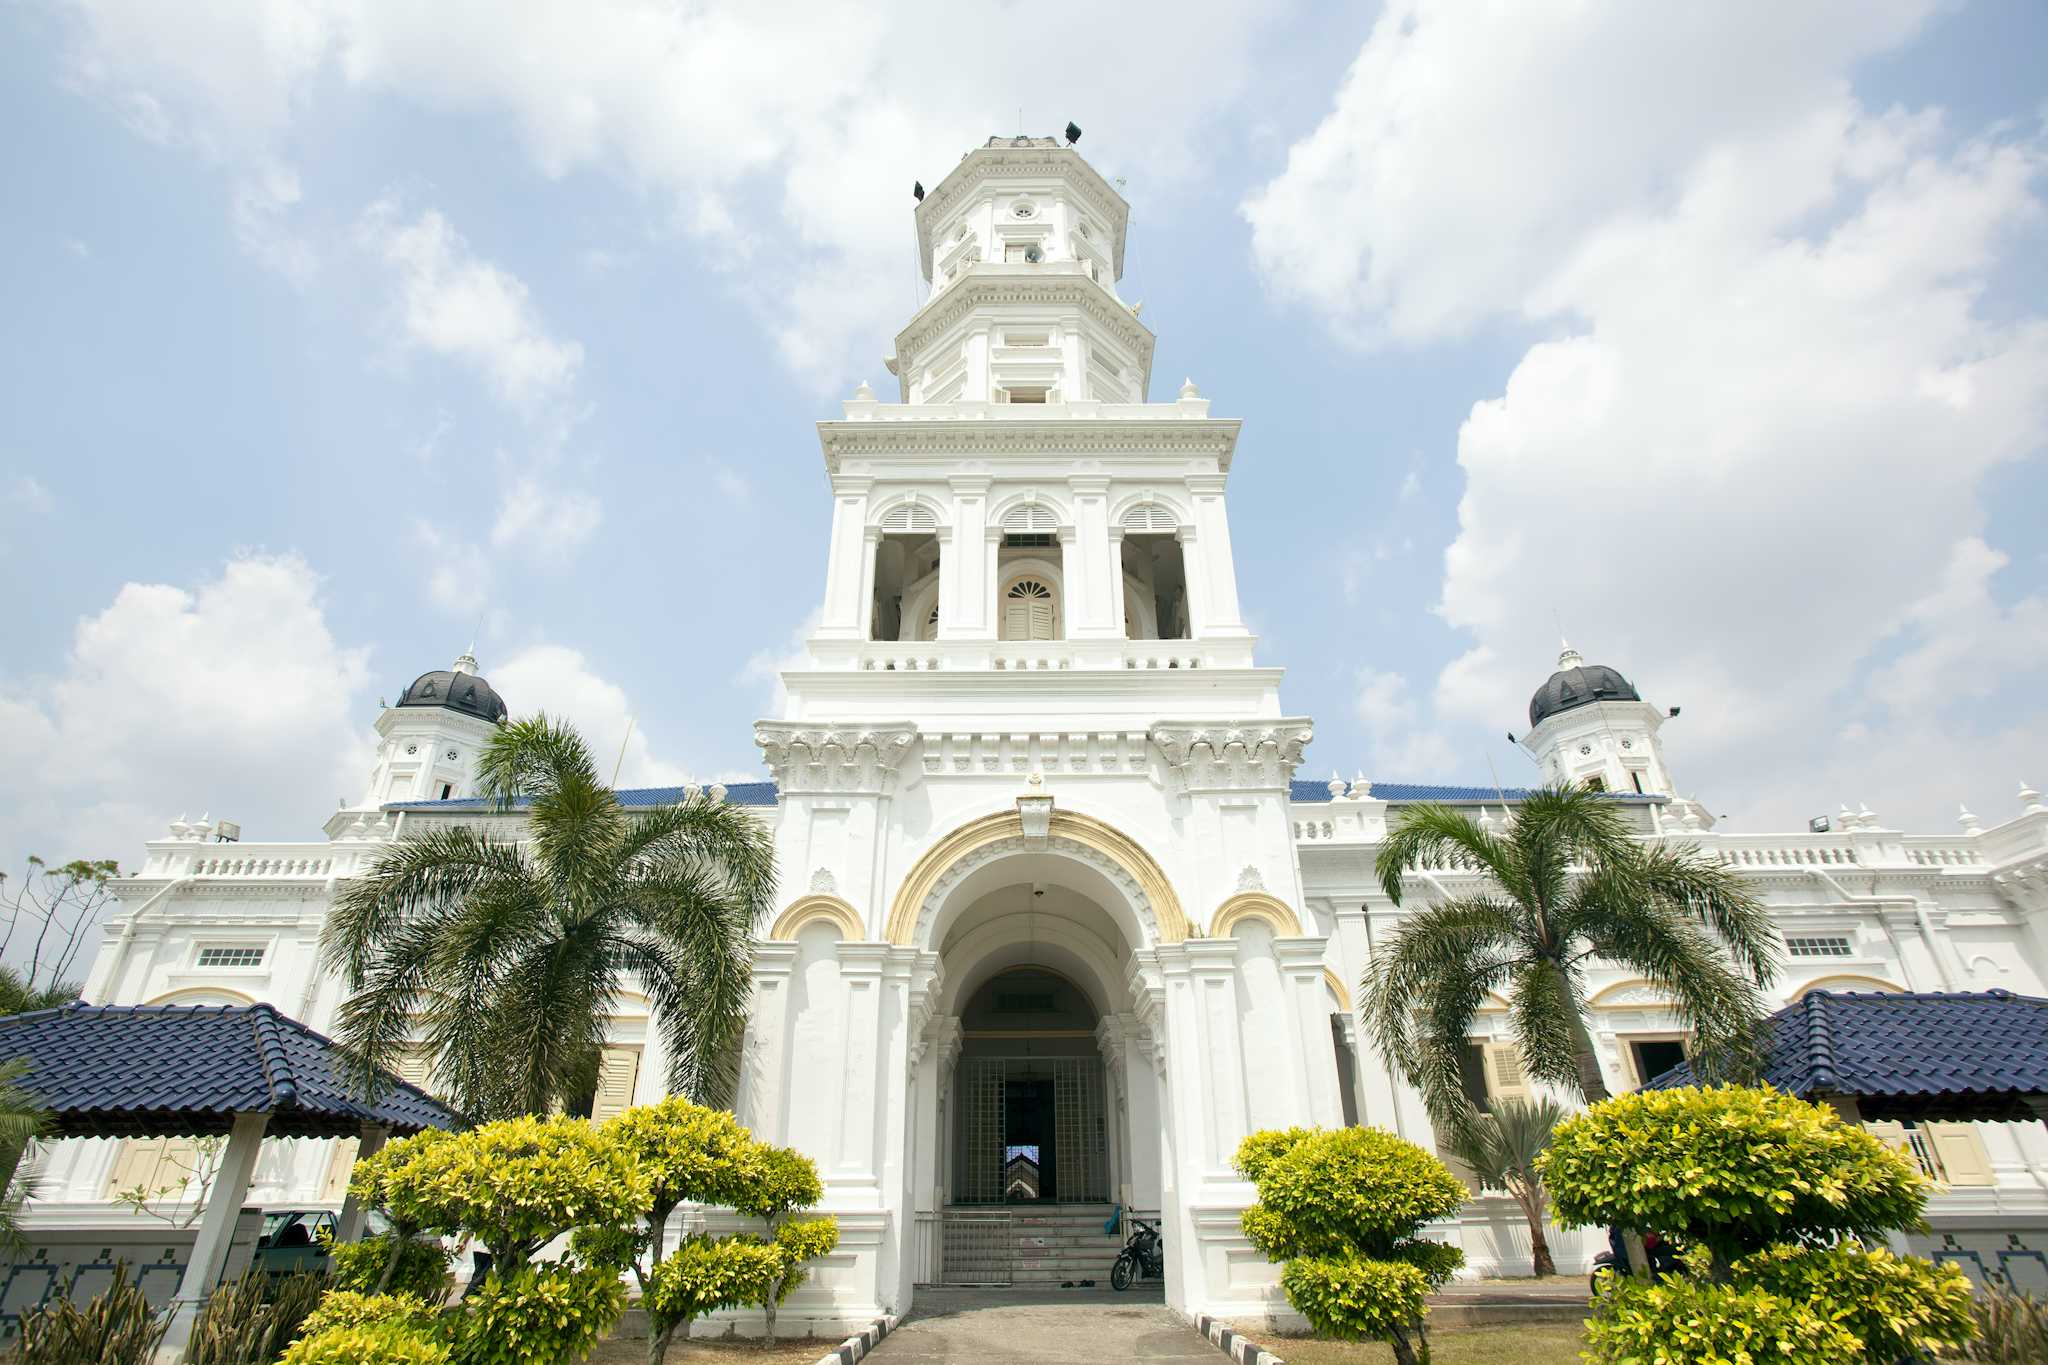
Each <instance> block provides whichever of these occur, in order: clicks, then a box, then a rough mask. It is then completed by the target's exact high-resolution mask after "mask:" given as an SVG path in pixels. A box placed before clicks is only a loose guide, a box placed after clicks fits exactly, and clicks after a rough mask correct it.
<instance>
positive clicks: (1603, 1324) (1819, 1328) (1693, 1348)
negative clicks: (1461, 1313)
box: [1586, 1277, 1890, 1365]
mask: <svg viewBox="0 0 2048 1365" xmlns="http://www.w3.org/2000/svg"><path fill="white" fill-rule="evenodd" d="M1586 1345H1587V1347H1588V1350H1587V1351H1586V1356H1587V1358H1588V1359H1589V1360H1593V1361H1597V1362H1609V1363H1610V1365H1652V1363H1654V1365H1732V1362H1743V1361H1755V1362H1759V1363H1760V1362H1764V1361H1768V1362H1770V1365H1841V1363H1842V1362H1843V1361H1845V1360H1854V1359H1856V1358H1857V1357H1859V1356H1860V1355H1861V1354H1862V1350H1863V1346H1862V1343H1861V1342H1859V1341H1857V1339H1856V1337H1855V1336H1854V1334H1852V1333H1851V1332H1849V1331H1848V1330H1847V1329H1846V1328H1843V1327H1841V1326H1839V1325H1837V1324H1836V1323H1833V1322H1830V1321H1829V1320H1828V1319H1827V1318H1826V1317H1824V1316H1823V1315H1821V1314H1820V1313H1817V1312H1815V1311H1814V1310H1813V1309H1812V1308H1811V1307H1809V1306H1808V1305H1807V1304H1804V1303H1801V1302H1798V1301H1796V1300H1793V1299H1787V1298H1781V1297H1780V1296H1778V1295H1776V1294H1773V1293H1771V1292H1769V1291H1768V1290H1764V1289H1759V1288H1755V1287H1750V1288H1738V1287H1736V1286H1734V1285H1724V1284H1705V1283H1702V1282H1700V1281H1698V1280H1691V1279H1685V1278H1682V1277H1681V1278H1674V1279H1669V1280H1664V1281H1660V1282H1658V1283H1655V1284H1650V1283H1645V1282H1643V1281H1640V1280H1630V1279H1622V1280H1617V1281H1615V1282H1614V1283H1613V1284H1611V1285H1610V1286H1609V1287H1608V1290H1607V1292H1606V1293H1604V1294H1601V1295H1599V1296H1598V1297H1597V1298H1595V1299H1594V1301H1593V1316H1592V1317H1591V1318H1589V1319H1587V1321H1586ZM1872 1365H1890V1362H1889V1360H1885V1361H1883V1362H1876V1361H1873V1362H1872Z"/></svg>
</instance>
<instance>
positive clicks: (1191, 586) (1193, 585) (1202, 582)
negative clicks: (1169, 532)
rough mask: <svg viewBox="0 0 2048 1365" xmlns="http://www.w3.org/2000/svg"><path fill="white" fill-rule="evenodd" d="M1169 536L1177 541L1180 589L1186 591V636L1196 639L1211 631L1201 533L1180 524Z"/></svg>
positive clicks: (1207, 584) (1206, 575)
mask: <svg viewBox="0 0 2048 1365" xmlns="http://www.w3.org/2000/svg"><path fill="white" fill-rule="evenodd" d="M1173 538H1174V539H1175V540H1177V541H1179V542H1180V565H1181V574H1182V576H1183V577H1184V578H1185V579H1186V582H1185V584H1184V585H1183V587H1182V591H1184V592H1186V593H1187V595H1188V638H1189V639H1190V640H1200V639H1202V638H1204V637H1206V636H1209V635H1213V634H1215V632H1214V631H1212V630H1211V629H1210V628H1209V575H1208V570H1207V569H1205V568H1204V567H1203V559H1202V537H1201V533H1200V532H1198V531H1197V530H1196V529H1195V528H1194V527H1192V526H1183V527H1181V528H1180V529H1179V530H1178V531H1176V532H1174V535H1173Z"/></svg>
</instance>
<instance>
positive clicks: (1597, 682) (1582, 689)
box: [1529, 648, 1642, 725]
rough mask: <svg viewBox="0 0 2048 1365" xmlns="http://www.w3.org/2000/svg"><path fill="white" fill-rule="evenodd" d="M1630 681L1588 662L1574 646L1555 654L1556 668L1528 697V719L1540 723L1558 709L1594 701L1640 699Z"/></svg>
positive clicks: (1557, 711) (1602, 665)
mask: <svg viewBox="0 0 2048 1365" xmlns="http://www.w3.org/2000/svg"><path fill="white" fill-rule="evenodd" d="M1641 700H1642V697H1641V696H1640V695H1639V694H1638V693H1637V692H1636V689H1635V686H1634V684H1632V683H1630V682H1629V680H1628V679H1627V678H1624V677H1622V676H1621V674H1620V673H1619V672H1617V671H1615V670H1614V669H1612V668H1609V667H1608V666H1607V665H1606V664H1589V663H1587V662H1585V661H1584V660H1583V659H1581V658H1580V657H1579V652H1578V651H1577V650H1575V649H1569V648H1568V649H1566V650H1565V652H1564V653H1562V654H1560V655H1559V656H1558V658H1557V672H1555V673H1553V674H1551V675H1550V680H1549V681H1548V682H1546V683H1544V684H1543V686H1541V687H1539V688H1537V689H1536V695H1535V696H1533V697H1531V698H1529V723H1530V724H1531V725H1541V724H1542V723H1543V722H1544V721H1546V720H1548V719H1549V718H1550V717H1552V716H1554V715H1556V714H1558V713H1559V712H1560V711H1570V710H1573V709H1575V708H1577V707H1581V706H1588V705H1591V704H1592V703H1593V702H1596V701H1641Z"/></svg>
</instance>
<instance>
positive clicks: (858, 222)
mask: <svg viewBox="0 0 2048 1365" xmlns="http://www.w3.org/2000/svg"><path fill="white" fill-rule="evenodd" d="M2044 52H2048V7H2044V6H2041V5H2040V4H2038V3H2034V2H2033V0H1980V2H1979V3H1954V4H1950V3H1935V2H1934V0H1853V3H1852V2H1850V0H1838V2H1837V0H1813V3H1806V4H1801V5H1796V6H1786V5H1782V4H1776V3H1744V2H1741V0H1730V2H1729V3H1723V4H1717V5H1707V6H1679V5H1646V4H1642V3H1639V0H1609V2H1608V3H1600V2H1599V0H1527V2H1525V3H1516V4H1476V3H1440V2H1439V0H1399V2H1397V3H1390V4H1387V5H1385V6H1383V7H1375V6H1371V5H1360V6H1345V7H1337V6H1306V5H1299V4H1295V5H1287V4H1266V5H1250V6H1248V5H1242V4H1238V3H1221V2H1220V0H1217V2H1211V0H1176V3H1173V4H1170V5H1169V4H1144V3H1132V4H1126V5H1119V6H1111V7H1105V8H1103V9H1101V10H1098V11H1091V12H1089V13H1088V14H1087V15H1086V16H1085V18H1083V19H1073V18H1070V17H1069V16H1068V15H1066V14H1065V13H1064V12H1057V11H1052V10H1046V9H1043V8H1042V7H1040V8H1033V7H1027V6H1022V5H1017V4H998V5H968V6H961V5H958V4H947V5H943V6H942V5H938V4H921V3H920V4H900V5H877V6H849V5H843V4H817V5H810V4H797V3H791V4H772V5H764V4H731V5H726V4H717V3H700V4H677V3H659V2H658V0H581V2H579V3H555V4H541V3H508V2H507V0H490V2H489V3H485V0H443V2H442V3H437V4H434V5H418V4H412V3H403V2H402V0H270V2H267V3H259V2H258V0H249V2H248V3H239V4H238V3H228V2H227V0H189V3H185V4H180V5H174V6H173V5H164V4H161V3H159V0H69V2H65V0H15V3H12V4H8V5H5V6H0V157H4V161H0V171H4V174H5V182H6V184H7V186H8V191H7V193H5V194H4V195H0V299H4V307H0V400H4V410H5V420H4V422H0V581H4V582H5V583H6V585H7V587H8V589H9V590H8V591H7V592H6V594H5V596H4V598H0V641H4V642H5V643H4V645H0V858H4V859H5V861H6V862H7V863H8V864H9V865H14V864H15V863H16V861H17V860H18V858H19V856H20V855H22V854H25V853H31V852H33V853H39V854H42V855H43V856H45V857H49V858H53V859H55V858H69V857H74V856H94V857H114V858H118V859H120V860H121V861H122V862H123V863H124V864H126V865H131V866H132V865H134V864H136V863H139V862H140V860H141V855H142V849H141V843H142V841H143V840H145V839H148V838H152V837H159V836H161V834H162V832H163V830H164V827H165V825H166V823H167V822H168V821H170V820H172V819H174V818H177V817H179V816H180V815H189V816H192V817H195V818H196V817H197V816H198V815H200V814H201V813H202V812H204V813H210V814H211V815H213V816H214V817H217V818H218V817H227V818H231V819H235V820H238V821H239V822H240V823H241V824H242V826H243V829H244V832H245V837H250V838H282V839H302V838H317V837H319V836H318V829H319V825H320V823H321V822H322V821H323V820H324V819H325V817H326V815H327V813H328V812H330V811H332V810H333V809H334V808H335V805H336V803H337V802H339V801H341V800H343V799H347V800H350V801H353V800H356V799H358V798H359V797H360V796H361V794H362V789H363V784H364V782H365V780H366V777H367V773H368V763H369V741H370V738H371V736H372V730H371V726H372V724H373V723H374V721H375V718H376V714H377V708H378V704H379V700H380V698H391V697H395V696H396V695H397V694H398V692H399V691H400V690H401V689H402V688H403V687H404V686H405V684H406V683H407V682H408V681H409V680H410V679H411V678H412V677H414V676H415V675H416V674H418V673H420V672H422V671H424V670H426V669H430V668H438V667H445V666H446V665H447V664H448V662H449V661H450V660H451V659H452V658H453V657H454V656H455V655H456V654H458V653H459V652H461V650H462V649H463V648H464V647H465V646H467V645H469V644H470V642H471V641H472V639H474V640H475V644H476V652H477V654H478V656H479V657H480V658H481V660H482V663H483V670H484V672H485V674H486V675H487V676H488V677H489V678H490V679H491V681H492V682H493V683H494V684H495V685H496V686H497V687H498V688H499V689H500V690H501V691H502V692H503V693H504V694H505V695H506V696H507V698H508V699H509V700H510V703H511V705H512V706H513V708H514V709H515V711H518V712H521V713H524V712H529V711H532V710H536V709H541V708H546V709H548V710H550V711H558V712H563V713H565V714H567V715H569V716H570V717H571V718H572V719H573V720H575V721H576V722H577V723H578V724H579V725H581V726H582V727H583V729H584V730H585V732H586V733H587V734H588V735H589V736H590V737H591V738H592V741H593V743H594V745H595V746H596V747H597V748H598V749H599V751H600V752H603V753H614V752H622V753H623V758H622V767H621V772H620V781H621V783H622V784H624V785H635V784H654V783H664V782H674V781H680V780H683V779H684V778H686V777H695V778H698V779H702V780H712V779H715V778H721V777H722V778H727V779H731V778H735V777H738V776H740V775H742V774H744V775H746V776H749V777H758V776H759V775H760V769H759V766H758V755H757V754H756V752H755V751H754V748H753V745H752V742H751V727H750V723H751V721H752V720H754V719H755V718H756V717H758V716H760V715H763V714H766V713H768V712H769V711H770V710H771V708H772V707H773V705H774V703H775V687H776V683H775V673H776V669H777V667H778V666H779V664H780V663H781V662H782V661H784V660H786V659H788V658H789V657H790V656H791V655H792V654H793V653H795V652H796V651H797V650H798V649H799V648H800V643H801V639H802V635H803V631H804V628H805V622H806V620H807V618H808V617H809V616H810V615H811V613H812V612H813V611H814V609H815V607H816V604H817V601H818V597H819V594H820V592H821V589H822V579H823V570H824V552H825V537H826V532H827V526H828V515H829V498H828V496H827V488H826V484H825V479H824V473H823V468H822V462H821V460H820V456H819V452H818V446H817V440H816V436H815V433H814V431H813V430H812V426H811V424H812V423H813V422H815V421H817V420H819V419H821V418H828V417H832V416H835V415H836V414H837V410H838V400H839V399H840V398H843V397H845V396H847V395H848V394H850V393H851V391H852V390H853V388H854V386H855V385H856V384H858V383H859V382H860V381H862V380H867V381H869V382H870V383H873V384H874V385H876V387H877V388H878V389H881V388H884V387H887V386H888V376H887V374H886V372H885V371H884V369H883V365H882V357H883V355H884V353H885V352H886V351H887V349H888V347H889V344H890V339H891V338H892V337H893V336H894V334H895V332H896V331H897V329H898V328H899V327H900V326H901V325H902V323H903V321H904V320H905V319H906V318H907V317H908V315H909V313H910V312H911V310H912V309H913V308H914V307H915V306H916V303H917V302H918V299H919V288H918V283H917V276H916V264H915V250H914V237H913V225H912V218H911V210H912V201H911V198H910V194H909V188H910V185H911V182H912V181H913V180H914V179H921V180H923V181H924V183H926V184H935V183H937V181H938V180H939V179H940V178H941V177H943V176H944V174H945V172H946V170H947V168H948V167H949V166H951V165H952V164H954V163H955V162H956V161H957V160H958V158H959V157H960V155H961V154H962V153H963V152H964V151H966V150H967V149H968V148H969V147H971V146H974V145H977V144H979V143H980V142H981V141H983V140H984V139H985V138H986V137H987V136H988V135H990V134H991V133H1005V134H1007V133H1012V132H1016V131H1019V130H1020V129H1021V130H1023V131H1028V132H1031V133H1035V134H1049V133H1052V132H1054V131H1055V130H1057V129H1059V128H1061V127H1063V126H1064V125H1065V124H1066V122H1067V121H1068V120H1069V119H1071V120H1073V121H1074V122H1076V123H1078V124H1080V125H1081V126H1082V127H1083V128H1084V129H1085V130H1086V131H1085V134H1084V137H1083V140H1082V143H1081V151H1082V152H1083V153H1084V154H1085V155H1086V156H1087V157H1088V158H1089V159H1090V160H1091V161H1092V162H1093V163H1094V164H1095V165H1096V166H1097V168H1098V169H1100V170H1101V171H1102V172H1103V173H1104V174H1105V175H1108V176H1114V177H1120V178H1121V179H1122V181H1123V184H1124V190H1125V194H1126V195H1127V197H1128V198H1129V200H1130V202H1131V229H1130V241H1129V249H1128V257H1127V273H1126V275H1125V277H1124V280H1123V283H1122V285H1121V292H1122V294H1123V296H1124V297H1125V298H1127V299H1132V300H1142V301H1143V303H1144V307H1145V321H1146V322H1147V324H1148V325H1150V326H1151V327H1152V328H1153V329H1154V330H1155V331H1156V332H1157V334H1158V338H1159V341H1158V350H1157V355H1156V358H1155V363H1154V368H1153V378H1152V391H1151V395H1150V396H1151V397H1152V398H1153V399H1155V400H1167V399H1170V398H1171V396H1172V393H1173V390H1174V389H1176V388H1177V387H1178V385H1179V383H1180V380H1181V378H1182V377H1183V376H1191V377H1193V378H1194V379H1195V380H1196V382H1197V383H1198V384H1199V385H1200V386H1201V389H1202V392H1203V393H1204V395H1205V396H1207V397H1209V398H1210V399H1212V400H1213V402H1214V409H1215V411H1216V413H1217V414H1218V415H1228V416H1235V417H1240V418H1242V419H1244V422H1245V428H1244V432H1243V435H1242V438H1241V440H1240V444H1239V446H1238V453H1237V457H1236V462H1235V465H1234V467H1233V471H1232V479H1231V484H1230V506H1231V517H1232V534H1233V537H1234V542H1235V549H1236V553H1237V561H1238V571H1239V575H1240V593H1241V596H1242V599H1243V606H1244V610H1245V613H1246V615H1247V619H1248V620H1249V622H1250V623H1251V625H1252V627H1253V629H1254V630H1255V631H1257V632H1258V633H1259V634H1260V635H1261V637H1262V643H1261V647H1260V655H1261V658H1262V660H1263V661H1264V662H1267V663H1273V664H1279V665H1283V666H1284V667H1286V668H1287V670H1288V673H1287V678H1286V682H1285V684H1284V690H1283V700H1284V702H1285V704H1286V706H1287V708H1288V709H1289V711H1290V712H1292V713H1296V714H1306V715H1309V716H1312V717H1313V718H1314V720H1315V723H1316V739H1315V742H1314V744H1313V745H1312V746H1311V748H1310V750H1309V757H1308V760H1307V763H1306V764H1305V766H1304V768H1303V769H1302V773H1301V775H1303V776H1312V777H1320V776H1324V775H1326V774H1327V773H1329V772H1330V771H1332V770H1333V769H1334V770H1340V771H1341V772H1342V773H1343V774H1344V775H1345V776H1347V777H1349V776H1351V775H1353V774H1355V773H1363V774H1364V775H1366V776H1367V777H1369V778H1372V779H1376V780H1381V781H1410V782H1415V781H1462V782H1473V783H1491V782H1493V781H1494V780H1495V779H1496V777H1497V778H1498V780H1500V781H1502V782H1505V783H1508V784H1511V785H1512V784H1514V783H1517V782H1528V781H1533V780H1535V779H1536V777H1537V774H1536V773H1535V771H1534V769H1533V768H1532V766H1531V765H1530V762H1529V760H1528V759H1527V758H1526V757H1525V756H1523V755H1522V754H1521V753H1520V752H1519V751H1518V750H1517V749H1516V748H1514V747H1513V746H1511V745H1510V744H1509V743H1508V738H1507V736H1508V734H1509V733H1510V732H1513V733H1516V734H1520V733H1522V732H1523V731H1524V730H1525V728H1526V706H1527V700H1528V696H1529V694H1530V693H1531V692H1532V691H1533V690H1534V689H1535V688H1536V687H1537V685H1538V684H1539V683H1541V682H1542V681H1543V679H1544V678H1545V677H1546V676H1547V675H1548V673H1549V672H1550V670H1551V668H1552V667H1553V666H1554V660H1555V658H1556V655H1557V652H1558V647H1559V640H1560V637H1561V636H1568V637H1569V639H1570V641H1571V643H1572V645H1573V646H1575V647H1576V648H1578V649H1580V650H1581V651H1583V652H1584V654H1585V655H1586V656H1587V657H1588V658H1589V659H1590V660H1592V661H1595V662H1603V663H1607V664H1611V665H1613V666H1615V667H1618V668H1620V669H1621V670H1622V671H1623V672H1625V673H1626V674H1627V675H1628V676H1630V677H1631V678H1632V679H1633V680H1634V681H1635V682H1636V683H1637V684H1638V686H1639V687H1640V688H1641V689H1642V690H1643V693H1644V695H1645V696H1646V697H1647V698H1648V699H1650V700H1651V701H1653V702H1655V703H1657V704H1659V705H1660V706H1680V707H1682V710H1683V714H1682V716H1681V717H1680V718H1679V719H1677V720H1675V721H1673V722H1671V723H1670V724H1669V725H1667V726H1666V728H1665V731H1664V736H1665V743H1666V753H1667V757H1668V760H1669V762H1670V765H1671V767H1672V769H1673V771H1674V774H1675V777H1676V780H1677V783H1678V785H1679V787H1680V788H1681V790H1682V791H1683V792H1685V793H1686V794H1688V795H1694V796H1697V797H1699V798H1700V799H1702V800H1703V801H1705V802H1706V803H1707V805H1708V806H1709V808H1710V809H1711V810H1712V811H1713V812H1714V813H1715V814H1717V815H1719V816H1721V817H1722V818H1723V819H1724V820H1725V821H1727V823H1728V826H1729V827H1731V828H1735V829H1751V830H1756V829H1773V828H1800V827H1803V825H1804V822H1805V820H1806V818H1807V817H1808V816H1810V815H1813V814H1818V813H1824V812H1830V811H1833V810H1835V809H1836V808H1837V807H1838V806H1840V805H1842V804H1845V803H1847V804H1850V805H1857V806H1868V807H1869V808H1871V809H1872V810H1873V811H1874V812H1875V813H1876V815H1877V816H1878V817H1879V819H1880V820H1881V821H1883V822H1884V823H1886V824H1890V825H1896V826H1903V827H1908V828H1917V829H1924V830H1931V831H1937V832H1938V831H1943V830H1950V829H1953V828H1955V826H1954V823H1953V822H1954V820H1955V818H1956V815H1957V808H1958V805H1959V804H1967V805H1968V806H1969V807H1970V808H1971V809H1972V810H1974V811H1975V812H1976V813H1977V814H1978V815H1979V816H1980V817H1982V818H1983V819H1984V821H1985V823H1987V824H1994V823H1997V822H1998V821H2001V820H2004V819H2007V818H2010V817H2011V816H2012V815H2015V814H2017V813H2018V809H2019V807H2018V804H2017V802H2016V800H2015V797H2014V793H2015V792H2016V791H2017V790H2018V788H2019V786H2020V784H2021V783H2022V782H2023V781H2025V780H2028V779H2031V780H2032V781H2034V782H2035V783H2037V784H2038V783H2041V782H2048V529H2044V528H2048V517H2044V515H2043V513H2044V511H2048V469H2044V460H2043V453H2044V447H2048V213H2044V208H2048V75H2044V71H2048V67H2044V64H2043V63H2042V62H2041V60H2040V57H2041V54H2042V53H2044ZM629 717H630V718H631V724H632V729H631V737H630V739H628V738H627V725H628V718H629Z"/></svg>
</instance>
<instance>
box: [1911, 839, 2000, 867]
mask: <svg viewBox="0 0 2048 1365" xmlns="http://www.w3.org/2000/svg"><path fill="white" fill-rule="evenodd" d="M1904 842H1905V845H1906V858H1907V860H1908V861H1910V862H1912V863H1914V864H1915V865H1916V866H1919V867H1980V866H1982V865H1983V862H1984V851H1983V849H1982V848H1981V847H1979V845H1978V843H1977V841H1975V840H1968V841H1965V840H1962V839H1957V838H1955V837H1954V836H1952V835H1939V836H1935V837H1931V838H1929V837H1916V836H1909V837H1907V839H1906V840H1905V841H1904Z"/></svg>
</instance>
